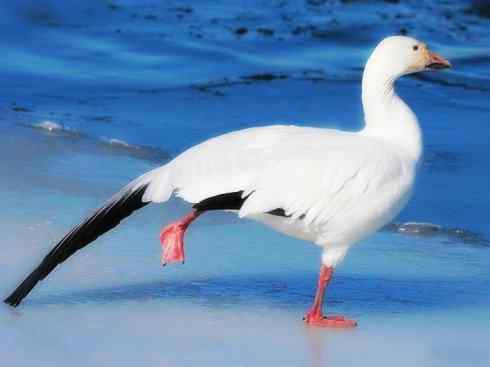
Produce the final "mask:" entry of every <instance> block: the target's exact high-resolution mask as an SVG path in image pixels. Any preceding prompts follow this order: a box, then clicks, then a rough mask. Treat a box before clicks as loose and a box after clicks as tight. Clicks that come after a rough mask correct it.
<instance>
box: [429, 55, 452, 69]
mask: <svg viewBox="0 0 490 367" xmlns="http://www.w3.org/2000/svg"><path fill="white" fill-rule="evenodd" d="M425 67H426V68H427V69H434V70H439V69H448V68H450V67H451V64H450V63H449V61H447V60H446V59H445V58H444V57H442V56H439V55H438V54H436V53H435V52H430V51H429V57H428V60H427V64H425Z"/></svg>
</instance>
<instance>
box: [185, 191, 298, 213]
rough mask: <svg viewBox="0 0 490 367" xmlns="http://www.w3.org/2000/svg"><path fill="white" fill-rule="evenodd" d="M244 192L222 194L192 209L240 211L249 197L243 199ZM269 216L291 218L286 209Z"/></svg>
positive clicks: (195, 205)
mask: <svg viewBox="0 0 490 367" xmlns="http://www.w3.org/2000/svg"><path fill="white" fill-rule="evenodd" d="M242 196H243V191H235V192H228V193H226V194H220V195H216V196H211V197H209V198H206V199H204V200H202V201H200V202H198V203H197V204H194V205H193V206H192V207H193V208H194V209H196V210H198V211H200V212H204V211H206V210H240V208H241V207H242V205H243V203H244V202H245V200H247V198H248V196H246V197H242ZM267 214H270V215H275V216H279V217H290V215H287V214H286V212H285V211H284V209H282V208H277V209H274V210H271V211H269V212H267Z"/></svg>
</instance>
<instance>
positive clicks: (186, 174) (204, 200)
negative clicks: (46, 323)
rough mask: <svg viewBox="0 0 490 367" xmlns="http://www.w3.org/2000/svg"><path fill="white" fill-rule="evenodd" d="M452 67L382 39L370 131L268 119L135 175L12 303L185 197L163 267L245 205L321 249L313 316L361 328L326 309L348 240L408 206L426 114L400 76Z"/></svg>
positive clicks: (407, 43) (401, 40)
mask: <svg viewBox="0 0 490 367" xmlns="http://www.w3.org/2000/svg"><path fill="white" fill-rule="evenodd" d="M448 67H450V64H449V62H448V61H447V60H445V59H444V58H442V57H441V56H439V55H437V54H435V53H433V52H430V51H429V49H428V48H427V46H426V45H425V44H424V43H422V42H420V41H418V40H416V39H413V38H410V37H401V36H393V37H388V38H386V39H384V40H383V41H381V42H380V43H379V45H378V46H377V47H376V48H375V50H374V51H373V53H372V54H371V56H370V57H369V60H368V61H367V64H366V67H365V69H364V74H363V78H362V104H363V108H364V115H365V127H364V128H363V129H362V130H360V131H358V132H346V131H339V130H332V129H322V128H310V127H297V126H265V127H256V128H250V129H246V130H240V131H235V132H231V133H228V134H224V135H221V136H218V137H215V138H212V139H210V140H207V141H205V142H203V143H201V144H198V145H196V146H194V147H192V148H190V149H188V150H187V151H185V152H183V153H182V154H180V155H179V156H177V157H176V158H175V159H173V160H172V161H170V162H169V163H168V164H166V165H164V166H162V167H159V168H157V169H154V170H152V171H150V172H148V173H146V174H144V175H142V176H141V177H139V178H137V179H135V180H134V181H132V182H131V183H129V184H128V185H127V186H126V187H124V188H123V189H122V190H121V191H120V192H119V193H117V194H115V195H114V196H113V197H112V198H111V199H110V200H109V201H108V202H106V204H105V205H103V206H102V207H101V208H100V209H98V210H97V211H96V212H95V213H93V215H91V216H90V217H89V218H87V219H85V220H84V221H83V222H82V223H81V224H79V225H78V226H76V227H75V228H73V229H72V230H71V231H70V232H69V233H68V234H66V235H65V237H63V238H62V239H61V241H60V242H59V243H58V244H57V245H56V246H55V247H54V248H53V249H52V250H51V251H50V252H49V253H48V254H47V255H46V257H45V258H44V259H43V260H42V262H41V263H40V265H39V266H38V267H37V268H36V269H35V270H34V271H33V272H32V273H31V274H30V275H29V276H28V277H27V278H26V279H25V280H24V281H23V282H22V283H21V284H20V285H19V286H18V288H17V289H16V290H15V291H14V292H13V293H12V294H11V295H10V296H9V297H8V298H7V299H6V300H5V302H6V303H8V304H10V305H12V306H17V305H19V304H20V302H21V301H22V299H23V298H24V297H26V296H27V294H28V293H29V292H30V291H31V290H32V288H33V287H34V286H35V285H36V284H37V283H38V282H39V281H40V280H42V279H44V278H45V277H46V276H47V275H48V274H49V273H50V272H51V271H52V270H53V269H54V268H55V267H56V266H57V265H58V264H60V263H61V262H63V261H65V260H66V259H67V258H68V257H69V256H71V255H72V254H74V253H75V252H76V251H77V250H79V249H81V248H83V247H84V246H86V245H88V244H89V243H91V242H92V241H94V240H95V239H96V238H97V237H99V236H100V235H102V234H103V233H105V232H107V231H109V230H110V229H112V228H114V227H115V226H116V225H118V224H119V222H120V221H121V220H122V219H124V218H125V217H127V216H129V215H130V214H131V213H132V212H134V211H135V210H137V209H140V208H142V207H144V206H145V205H147V204H148V203H150V202H153V203H162V202H165V201H167V200H168V199H169V198H170V196H171V195H172V194H176V195H177V196H179V197H181V198H183V199H184V200H185V201H187V202H189V203H192V204H193V210H192V211H191V212H190V214H188V215H186V216H185V217H183V218H182V219H180V220H178V221H176V222H175V223H172V224H170V225H169V226H167V227H166V228H165V229H163V231H162V232H161V235H160V240H161V243H162V247H163V251H162V262H163V263H164V264H165V263H168V262H176V261H179V262H180V261H183V260H184V243H183V238H184V232H185V230H186V229H187V227H188V226H189V224H190V223H191V222H192V221H194V220H195V219H196V218H197V217H199V216H200V215H202V214H203V213H205V212H206V211H210V210H232V211H236V212H237V213H238V216H239V217H240V218H250V219H253V220H257V221H259V222H262V223H264V224H266V225H268V226H270V227H272V228H274V229H276V230H277V231H280V232H283V233H286V234H288V235H290V236H293V237H296V238H300V239H303V240H307V241H311V242H313V243H315V244H316V245H318V246H320V247H321V248H322V249H323V253H322V257H321V267H320V275H319V279H318V288H317V291H316V296H315V299H314V302H313V305H312V307H311V308H310V309H309V311H308V312H307V314H306V315H305V317H304V321H305V322H306V323H307V324H309V325H316V326H327V327H353V326H355V325H356V322H355V321H353V320H349V319H346V318H344V317H343V316H329V317H326V316H324V314H323V311H322V308H323V301H324V292H325V288H326V287H327V285H328V283H329V282H330V279H331V278H332V274H333V272H334V269H335V267H336V266H337V265H338V264H339V263H340V261H341V260H342V259H343V257H344V256H345V254H346V253H347V251H348V249H349V248H350V247H351V246H352V245H353V244H355V243H357V242H358V241H359V240H361V239H363V238H365V237H366V236H367V235H369V234H372V233H373V232H375V231H377V230H378V229H379V228H381V227H382V226H383V225H385V224H386V223H388V222H389V221H391V220H392V219H393V218H394V217H395V216H396V215H397V213H398V212H399V211H400V210H401V209H402V208H403V207H404V205H405V204H406V203H407V201H408V199H409V196H410V193H411V191H412V187H413V184H414V180H415V176H416V171H417V166H418V162H419V160H420V157H421V155H422V134H421V131H420V127H419V124H418V122H417V118H416V116H415V114H414V113H413V112H412V110H411V109H410V108H409V107H408V106H407V105H406V104H405V103H404V102H403V101H402V100H401V99H400V98H399V97H398V96H397V94H396V93H395V89H394V83H395V80H396V79H398V78H399V77H401V76H402V75H405V74H409V73H415V72H419V71H424V70H428V69H442V68H448Z"/></svg>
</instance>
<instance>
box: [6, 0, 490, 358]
mask: <svg viewBox="0 0 490 367" xmlns="http://www.w3.org/2000/svg"><path fill="white" fill-rule="evenodd" d="M0 10H1V13H2V17H1V20H0V32H1V34H2V36H1V37H0V47H1V48H2V50H3V55H4V57H2V58H0V80H2V93H1V94H0V156H1V157H3V158H2V160H1V164H0V193H1V196H2V205H3V206H2V207H3V208H4V209H3V210H2V211H1V213H2V214H0V216H1V220H0V231H1V233H2V235H3V241H2V248H1V251H0V277H1V279H2V281H1V282H0V295H2V298H3V297H4V296H6V295H7V294H8V292H9V291H10V290H11V289H12V288H13V287H14V286H16V284H17V282H18V281H19V280H21V279H22V278H23V277H24V276H25V275H26V273H27V272H28V271H29V270H31V269H32V267H33V266H34V265H35V264H36V263H37V262H38V261H39V260H40V258H41V257H42V256H43V254H45V253H46V252H47V251H48V250H49V249H50V248H51V246H52V245H53V244H54V243H55V242H56V241H57V240H58V239H59V238H60V237H61V236H63V234H64V233H66V231H67V230H69V229H70V228H71V227H72V226H73V225H75V224H77V223H78V222H79V220H80V219H81V218H82V217H84V216H85V215H86V214H88V213H90V212H91V210H93V209H94V208H95V207H97V206H98V205H100V204H101V203H102V202H103V201H104V200H105V199H107V198H108V197H109V196H110V195H111V194H112V193H114V192H115V191H117V190H118V189H119V188H120V187H122V186H123V185H124V184H126V183H127V182H128V181H130V180H131V179H133V178H134V177H136V176H138V175H139V174H141V173H143V172H145V171H147V170H149V169H151V168H154V167H156V166H158V165H160V164H162V163H164V162H166V161H168V160H169V159H171V157H173V156H175V155H176V154H178V153H179V152H181V151H183V150H184V149H186V148H187V147H189V146H191V145H193V144H195V143H197V142H199V141H202V140H203V139H205V138H208V137H211V136H213V135H216V134H219V133H223V132H226V131H230V130H234V129H238V128H244V127H249V126H257V125H259V126H260V125H266V124H272V123H295V124H298V125H308V126H328V127H338V128H344V129H356V128H358V127H359V126H360V125H361V121H362V109H361V104H360V77H361V72H362V65H363V63H364V61H365V59H366V57H367V56H368V55H369V52H370V50H371V49H372V48H373V47H374V46H375V44H376V43H377V42H378V41H379V40H380V39H382V38H383V37H385V36H387V35H391V34H398V33H407V34H409V35H411V36H414V37H417V38H419V39H421V40H423V41H425V42H427V43H428V44H429V46H430V47H431V48H432V49H434V50H436V51H437V52H439V53H441V54H443V55H444V56H446V57H447V58H448V59H449V60H450V61H451V62H452V64H453V66H454V68H453V69H452V70H449V71H444V72H441V73H425V74H421V75H417V76H414V77H410V78H405V79H404V80H401V81H400V82H399V83H398V91H399V93H400V94H401V95H402V96H403V97H404V99H405V100H406V101H407V103H409V104H410V106H411V107H412V108H413V110H414V111H415V112H416V114H417V115H418V117H419V120H420V122H421V125H422V127H423V130H424V140H425V162H424V164H423V166H422V168H421V171H420V176H419V182H418V184H417V188H416V190H415V194H414V197H413V199H412V201H411V202H410V204H409V205H408V207H407V208H406V209H405V210H404V211H403V212H402V213H401V214H400V216H399V217H398V218H397V219H396V222H397V223H406V222H419V223H430V224H431V225H415V226H398V227H397V226H391V227H389V228H387V229H386V230H384V231H381V232H380V233H378V234H376V235H375V236H373V237H371V238H369V239H367V240H365V241H363V242H362V243H361V244H360V245H359V246H357V247H355V248H353V249H352V250H351V252H350V253H349V255H348V257H347V258H346V260H345V261H344V263H343V264H342V265H341V266H340V267H339V269H338V272H337V274H336V278H335V280H334V282H333V283H332V286H331V289H329V299H328V303H327V307H328V308H329V310H330V311H331V312H334V313H345V314H347V315H348V316H350V317H352V318H355V319H357V320H358V321H359V327H358V328H357V329H356V330H354V331H349V332H333V331H330V330H318V329H311V328H307V327H305V326H304V325H303V324H302V322H301V316H302V314H303V313H304V311H305V310H306V309H307V308H308V306H309V304H310V302H311V301H312V298H313V292H314V287H315V283H316V272H317V268H318V266H319V250H318V249H317V248H316V247H314V246H311V245H308V244H305V243H303V242H301V241H297V240H294V239H290V238H287V237H285V236H282V235H280V234H277V233H274V232H272V231H270V230H269V229H267V228H264V227H261V226H260V225H258V224H256V223H252V222H246V221H238V220H237V219H236V218H235V217H234V216H232V215H228V214H209V215H206V216H203V217H202V218H200V219H199V221H197V222H196V224H195V225H194V226H193V227H192V228H191V230H190V231H189V233H188V236H187V249H186V252H187V253H186V254H187V262H186V264H185V265H184V266H181V265H175V266H167V267H166V268H165V269H162V268H161V266H160V264H159V251H160V247H159V243H158V240H157V237H158V233H159V230H160V228H161V227H162V226H163V225H164V224H165V223H167V222H169V221H171V220H173V219H175V218H177V217H178V216H180V215H182V214H183V213H185V211H186V210H188V206H187V205H186V204H184V203H182V202H180V201H178V200H172V201H171V202H170V203H168V204H167V205H165V206H151V207H148V208H145V209H144V210H142V211H141V212H138V213H137V214H135V215H134V216H133V217H131V218H130V219H129V220H127V221H126V222H124V224H123V225H121V226H120V227H118V229H117V230H115V231H113V232H111V233H110V234H109V235H106V236H104V237H102V238H100V239H99V240H97V242H96V243H95V244H94V245H93V246H89V247H87V248H86V249H84V250H83V251H81V252H79V253H77V255H76V256H74V257H73V258H71V259H70V260H68V261H67V262H66V263H64V264H63V265H62V266H60V267H59V269H57V270H56V271H55V272H54V273H53V274H51V275H50V276H49V278H48V279H47V280H46V281H44V282H42V283H41V284H40V286H39V287H37V288H36V289H35V290H34V291H33V293H32V294H31V295H30V296H29V297H28V298H27V299H26V301H25V303H24V304H23V305H22V307H19V308H18V309H15V310H12V309H10V308H8V307H7V306H0V352H1V354H2V361H3V362H2V363H4V364H11V365H16V366H24V365H33V364H35V365H47V366H66V365H71V366H86V365H115V364H116V363H117V364H119V365H128V366H129V365H135V364H139V365H145V366H162V365H164V366H167V365H171V366H189V365H197V364H200V365H205V366H206V365H209V366H211V365H212V366H230V365H233V366H262V365H279V364H281V365H284V366H305V365H306V366H323V365H330V366H346V365H353V366H356V365H359V364H361V363H362V364H363V365H367V366H378V365H393V364H397V365H399V366H414V365H417V366H461V365H471V366H488V365H489V363H490V352H489V351H488V346H487V343H486V340H488V338H489V337H490V320H489V318H488V309H489V306H490V272H489V271H488V269H489V264H490V225H489V224H490V215H489V209H490V196H489V195H488V193H487V191H488V187H490V175H489V172H490V159H489V158H490V155H489V153H488V142H489V136H490V98H489V97H490V87H489V86H490V72H489V70H490V58H489V56H488V55H490V46H489V45H490V32H489V31H490V23H489V22H490V19H489V18H488V12H489V10H488V7H485V2H484V1H437V0H431V1H427V2H423V5H421V2H419V1H403V2H402V1H400V2H399V3H397V2H396V1H395V2H394V1H375V2H369V3H367V2H361V1H321V0H310V1H300V0H281V1H262V0H246V1H245V0H242V1H233V2H231V1H224V0H223V1H190V0H188V1H167V2H164V3H163V2H157V1H150V0H145V1H141V0H140V1H136V0H114V1H102V0H99V1H96V0H90V1H84V2H77V3H75V2H63V1H55V0H51V1H44V2H43V4H42V5H41V4H40V2H36V1H29V0H21V1H16V2H10V3H9V4H7V3H6V2H4V3H1V4H0ZM353 225H355V224H353Z"/></svg>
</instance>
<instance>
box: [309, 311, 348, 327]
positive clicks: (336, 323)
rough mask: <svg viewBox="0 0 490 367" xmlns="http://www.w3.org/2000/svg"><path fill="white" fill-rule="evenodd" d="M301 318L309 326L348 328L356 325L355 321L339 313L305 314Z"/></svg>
mask: <svg viewBox="0 0 490 367" xmlns="http://www.w3.org/2000/svg"><path fill="white" fill-rule="evenodd" d="M303 320H304V322H305V323H306V324H308V325H311V326H320V327H330V328H339V329H350V328H354V327H356V326H357V322H356V321H354V320H349V319H346V318H345V317H344V316H341V315H331V316H323V315H310V314H307V315H306V316H305V317H304V318H303Z"/></svg>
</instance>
